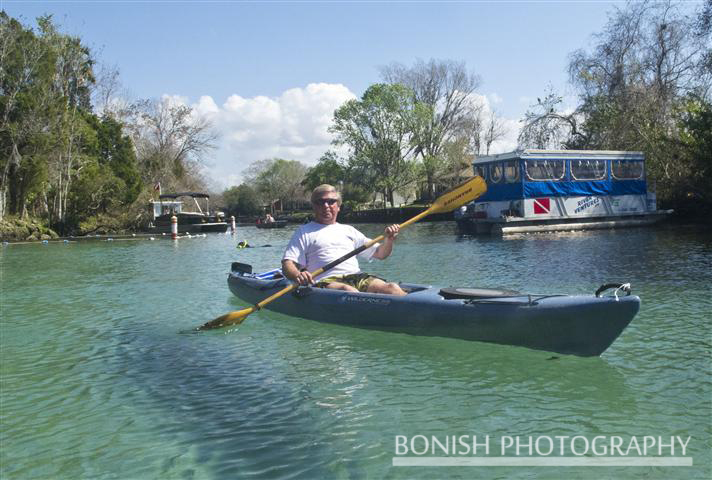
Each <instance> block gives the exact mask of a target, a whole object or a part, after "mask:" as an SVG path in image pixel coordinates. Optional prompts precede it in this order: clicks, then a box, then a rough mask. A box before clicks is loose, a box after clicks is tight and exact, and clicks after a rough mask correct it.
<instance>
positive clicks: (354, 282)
mask: <svg viewBox="0 0 712 480" xmlns="http://www.w3.org/2000/svg"><path fill="white" fill-rule="evenodd" d="M376 279H378V280H383V279H382V278H381V277H376V276H375V275H369V274H368V273H364V272H361V273H352V274H350V275H333V276H331V277H326V278H322V279H320V280H319V281H318V282H317V283H316V286H317V287H319V288H326V286H327V285H328V284H330V283H331V282H339V283H344V284H346V285H351V286H352V287H354V288H356V290H358V291H359V292H365V291H368V286H369V285H371V282H373V281H374V280H376ZM384 281H385V280H384Z"/></svg>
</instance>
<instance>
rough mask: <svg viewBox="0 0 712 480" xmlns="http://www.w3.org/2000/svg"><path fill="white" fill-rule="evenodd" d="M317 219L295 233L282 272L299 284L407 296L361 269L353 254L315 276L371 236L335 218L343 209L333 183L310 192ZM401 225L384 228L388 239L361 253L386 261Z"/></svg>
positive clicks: (392, 284)
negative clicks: (314, 272)
mask: <svg viewBox="0 0 712 480" xmlns="http://www.w3.org/2000/svg"><path fill="white" fill-rule="evenodd" d="M311 204H312V209H313V210H314V220H313V221H311V222H309V223H307V224H304V225H301V226H300V227H299V228H297V230H296V231H295V232H294V235H292V238H291V240H290V241H289V244H288V245H287V249H286V250H285V252H284V256H283V258H282V273H283V274H284V276H285V277H287V278H288V279H289V280H291V281H293V282H295V283H298V284H299V285H312V284H316V286H317V287H324V288H333V289H337V290H345V291H349V292H370V293H385V294H390V295H405V294H406V292H404V291H403V289H402V288H401V287H400V286H399V285H398V284H397V283H392V282H387V281H385V280H384V279H382V278H379V277H376V276H374V275H369V274H367V273H364V272H362V271H361V269H360V267H359V264H358V260H357V259H356V257H355V256H354V257H351V258H349V259H348V260H345V261H343V262H341V263H340V264H338V265H337V266H335V267H334V268H333V269H331V270H329V271H327V272H324V273H323V274H322V275H320V276H319V277H317V278H313V277H312V275H311V273H310V272H313V271H315V270H317V269H319V268H321V267H323V266H324V265H327V264H328V263H330V262H332V261H334V260H336V259H337V258H340V257H342V256H343V255H346V254H347V253H349V252H351V251H353V250H355V249H357V248H359V247H361V246H362V245H364V244H365V243H367V242H369V241H370V239H369V238H366V236H365V235H364V234H362V233H361V232H359V231H358V230H356V229H355V228H354V227H352V226H350V225H344V224H341V223H338V222H337V221H336V219H337V216H338V214H339V210H340V208H341V194H340V193H339V192H338V191H337V190H336V189H335V188H334V187H333V186H332V185H327V184H324V185H319V186H318V187H316V188H315V189H314V191H313V192H312V195H311ZM398 231H399V226H398V225H390V226H388V227H386V229H385V232H384V234H385V240H384V241H383V243H382V244H378V243H377V244H375V245H373V246H372V247H371V248H369V249H367V250H364V251H363V252H361V253H360V254H359V255H358V256H360V257H362V258H366V259H368V260H371V259H373V258H377V259H379V260H383V259H385V258H388V256H389V255H390V254H391V252H392V251H393V243H394V241H395V239H396V237H397V236H398Z"/></svg>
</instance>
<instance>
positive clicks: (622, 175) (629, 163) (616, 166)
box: [611, 160, 643, 180]
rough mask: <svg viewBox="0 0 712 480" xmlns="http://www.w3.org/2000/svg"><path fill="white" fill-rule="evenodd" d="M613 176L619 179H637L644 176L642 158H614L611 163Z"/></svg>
mask: <svg viewBox="0 0 712 480" xmlns="http://www.w3.org/2000/svg"><path fill="white" fill-rule="evenodd" d="M611 173H612V174H613V178H615V179H617V180H635V179H638V178H642V177H643V162H642V161H640V160H613V164H612V165H611Z"/></svg>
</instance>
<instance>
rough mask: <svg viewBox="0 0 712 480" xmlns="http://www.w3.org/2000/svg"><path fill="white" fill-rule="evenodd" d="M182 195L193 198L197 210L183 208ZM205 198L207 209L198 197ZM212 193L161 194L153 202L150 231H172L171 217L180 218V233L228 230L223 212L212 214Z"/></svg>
mask: <svg viewBox="0 0 712 480" xmlns="http://www.w3.org/2000/svg"><path fill="white" fill-rule="evenodd" d="M181 197H190V198H192V199H193V202H194V204H195V208H196V210H197V211H185V210H183V202H182V201H181V200H179V198H181ZM199 198H200V199H204V200H205V210H204V211H203V209H202V208H201V206H200V204H199V203H198V200H197V199H199ZM209 199H210V195H208V194H207V193H200V192H182V193H165V194H163V195H159V197H158V201H157V202H151V211H152V213H153V220H152V221H151V224H150V225H149V227H148V231H149V232H156V233H170V232H171V217H173V216H174V215H175V217H176V218H177V219H178V233H207V232H221V233H224V232H226V231H227V227H228V224H227V222H226V221H225V220H224V216H223V214H222V212H217V213H214V214H213V215H211V214H210V203H209V202H210V200H209Z"/></svg>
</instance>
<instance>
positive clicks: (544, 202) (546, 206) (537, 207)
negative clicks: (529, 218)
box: [534, 198, 551, 214]
mask: <svg viewBox="0 0 712 480" xmlns="http://www.w3.org/2000/svg"><path fill="white" fill-rule="evenodd" d="M550 210H551V204H550V203H549V199H548V198H535V199H534V213H535V214H547V213H549V211H550Z"/></svg>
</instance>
